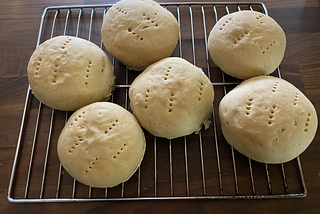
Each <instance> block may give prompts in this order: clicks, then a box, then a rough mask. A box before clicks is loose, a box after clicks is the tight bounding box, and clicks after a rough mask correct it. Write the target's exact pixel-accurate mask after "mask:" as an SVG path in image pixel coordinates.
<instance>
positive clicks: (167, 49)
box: [101, 0, 179, 71]
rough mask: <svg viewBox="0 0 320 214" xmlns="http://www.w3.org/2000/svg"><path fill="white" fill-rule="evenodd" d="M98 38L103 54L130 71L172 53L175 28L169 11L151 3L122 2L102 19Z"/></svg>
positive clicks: (175, 39)
mask: <svg viewBox="0 0 320 214" xmlns="http://www.w3.org/2000/svg"><path fill="white" fill-rule="evenodd" d="M101 37H102V41H103V44H104V46H105V47H106V49H107V51H108V52H109V53H110V54H111V55H112V56H113V57H115V58H116V59H118V60H119V61H120V62H122V63H123V64H124V65H126V66H127V67H128V68H129V69H131V70H138V71H142V70H144V69H145V68H146V67H147V66H148V65H150V64H152V63H154V62H156V61H158V60H160V59H162V58H165V57H168V56H170V55H171V54H172V52H173V50H174V49H175V47H176V44H177V42H178V38H179V25H178V22H177V20H176V18H175V17H174V16H173V15H172V13H171V12H169V11H168V10H165V9H164V8H163V7H161V6H160V5H159V4H158V3H157V2H155V1H151V0H122V1H119V2H117V3H116V4H114V6H112V7H111V8H110V9H109V10H108V12H107V13H106V15H105V17H104V21H103V24H102V28H101Z"/></svg>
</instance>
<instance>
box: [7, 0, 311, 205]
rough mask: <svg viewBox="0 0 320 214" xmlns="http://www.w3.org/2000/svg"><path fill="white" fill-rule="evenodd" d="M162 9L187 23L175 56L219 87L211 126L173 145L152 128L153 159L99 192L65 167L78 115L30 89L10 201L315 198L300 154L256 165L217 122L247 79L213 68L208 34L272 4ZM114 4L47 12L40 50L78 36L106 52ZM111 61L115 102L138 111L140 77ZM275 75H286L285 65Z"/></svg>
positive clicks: (182, 26)
mask: <svg viewBox="0 0 320 214" xmlns="http://www.w3.org/2000/svg"><path fill="white" fill-rule="evenodd" d="M161 5H162V6H163V7H164V8H165V9H167V10H169V11H170V12H172V13H173V15H174V16H175V17H176V18H177V20H178V23H179V26H180V36H179V41H178V44H177V47H176V49H175V50H174V52H173V54H172V55H173V56H179V57H183V58H184V59H186V60H188V61H189V62H191V63H193V64H194V65H196V66H198V67H200V68H202V69H203V71H204V73H205V74H206V75H207V76H208V77H209V78H210V80H211V82H212V84H213V86H214V90H215V101H214V103H213V106H212V110H213V113H212V118H211V119H212V125H211V126H210V128H209V129H207V130H205V131H204V130H201V131H200V133H199V134H192V135H189V136H185V137H181V138H178V139H173V140H166V139H163V138H157V137H154V136H152V135H150V134H149V133H148V132H146V131H145V134H146V141H147V149H146V154H145V157H144V160H143V162H142V164H141V166H140V167H139V169H138V170H137V172H136V173H135V174H134V175H133V176H132V177H131V179H130V180H128V181H127V182H125V183H122V184H120V185H118V186H116V187H113V188H107V189H99V188H92V187H88V186H85V185H83V184H81V183H79V182H77V181H76V180H74V179H73V178H72V177H71V176H70V175H69V174H68V173H67V172H66V171H65V170H64V169H63V167H62V165H61V164H60V163H59V159H58V156H57V152H56V144H57V140H58V137H59V134H60V131H61V130H62V128H63V126H64V124H65V122H66V121H67V119H68V117H69V116H70V115H71V114H72V112H62V111H57V110H54V109H51V108H49V107H47V106H45V105H43V104H42V103H40V102H39V101H38V100H37V99H36V98H35V97H34V96H33V95H32V92H31V89H30V87H29V88H28V90H27V94H26V101H25V107H24V112H23V117H22V123H21V128H20V133H19V137H18V143H17V148H16V154H15V157H14V163H13V167H12V173H11V179H10V183H9V188H8V200H9V201H10V202H15V203H31V202H77V201H78V202H80V201H81V202H83V201H114V200H160V199H260V198H299V197H304V196H306V195H307V189H306V186H305V182H304V177H303V173H302V167H301V163H300V159H299V157H297V158H296V159H295V160H293V161H290V162H288V163H285V164H272V165H268V164H262V163H258V162H255V161H252V160H250V159H248V158H246V157H244V156H243V155H241V154H239V153H238V152H237V151H236V150H234V149H233V148H232V147H230V146H229V145H228V144H227V143H226V141H225V139H224V138H223V135H222V132H221V129H220V122H219V118H218V117H217V116H218V111H217V109H218V105H219V102H220V100H221V99H222V97H223V96H224V95H225V94H226V93H227V92H228V91H229V90H231V89H232V88H233V87H235V86H236V85H237V84H239V82H240V81H239V80H237V79H234V78H232V77H230V76H228V75H225V74H224V73H223V72H221V70H220V69H219V68H218V67H216V66H215V65H214V64H213V62H212V61H211V59H210V57H209V55H208V49H207V37H208V34H209V33H210V30H211V29H212V27H213V26H214V24H215V23H216V22H217V20H219V18H221V17H222V16H224V15H226V14H228V13H232V12H235V11H239V10H255V11H260V12H262V13H265V14H267V9H266V7H265V5H264V4H263V3H253V2H250V3H238V2H237V3H207V2H206V3H200V2H199V3H189V2H188V3H165V4H161ZM111 6H112V5H111V4H107V5H85V6H84V5H79V6H78V5H77V6H59V7H48V8H46V9H45V10H44V12H43V15H42V19H41V23H40V29H39V35H38V40H37V46H38V45H39V44H40V43H42V42H43V41H45V40H47V39H49V38H51V37H54V36H58V35H71V36H76V37H81V38H84V39H87V40H89V41H91V42H93V43H95V44H97V45H98V46H100V47H101V48H102V49H103V50H105V49H104V47H103V44H102V41H101V37H100V28H101V25H102V21H103V17H104V15H105V13H106V12H107V11H108V10H109V8H110V7H111ZM106 52H107V51H106ZM107 54H108V53H107ZM108 56H109V57H110V58H111V59H112V62H113V64H114V66H115V75H116V76H117V82H116V88H115V91H114V92H113V95H112V98H111V102H115V103H117V104H119V105H121V106H123V107H124V108H126V109H128V110H129V111H131V109H130V107H129V106H130V105H129V102H130V101H129V99H128V89H129V87H130V83H131V82H132V81H133V79H134V78H135V77H136V76H137V75H138V74H139V73H138V72H134V71H128V69H127V68H126V67H125V66H124V65H122V64H121V63H120V62H118V61H117V60H116V59H114V58H112V56H110V55H109V54H108ZM271 75H273V76H277V77H281V75H280V70H279V68H278V69H277V70H276V71H275V72H274V73H273V74H271Z"/></svg>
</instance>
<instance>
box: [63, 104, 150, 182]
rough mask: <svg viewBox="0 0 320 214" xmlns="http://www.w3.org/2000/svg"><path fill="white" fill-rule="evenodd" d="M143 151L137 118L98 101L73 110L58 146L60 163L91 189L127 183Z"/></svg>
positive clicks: (142, 138) (115, 106) (144, 143)
mask: <svg viewBox="0 0 320 214" xmlns="http://www.w3.org/2000/svg"><path fill="white" fill-rule="evenodd" d="M145 149H146V142H145V137H144V134H143V131H142V129H141V127H140V125H139V123H138V121H137V120H136V118H135V117H134V116H133V115H132V114H131V113H130V112H129V111H127V110H125V109H124V108H122V107H121V106H119V105H117V104H114V103H110V102H97V103H93V104H90V105H88V106H85V107H83V108H81V109H79V110H78V111H76V112H75V113H74V114H72V116H71V117H70V118H69V120H68V122H67V123H66V125H65V127H64V128H63V130H62V132H61V134H60V137H59V140H58V145H57V150H58V156H59V160H60V162H61V163H62V165H63V167H64V168H65V169H66V170H67V172H68V173H69V174H70V175H71V176H72V177H73V178H75V179H76V180H77V181H79V182H81V183H83V184H86V185H88V186H92V187H100V188H106V187H113V186H116V185H118V184H120V183H122V182H124V181H126V180H128V179H129V178H130V177H131V176H132V175H133V174H134V173H135V171H136V170H137V168H138V167H139V165H140V163H141V161H142V159H143V156H144V153H145Z"/></svg>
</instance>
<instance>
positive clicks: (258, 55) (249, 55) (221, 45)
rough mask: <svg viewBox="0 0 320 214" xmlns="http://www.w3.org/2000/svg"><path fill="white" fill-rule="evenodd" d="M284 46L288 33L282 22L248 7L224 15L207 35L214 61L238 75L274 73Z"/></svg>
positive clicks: (245, 77) (281, 57) (228, 71)
mask: <svg viewBox="0 0 320 214" xmlns="http://www.w3.org/2000/svg"><path fill="white" fill-rule="evenodd" d="M285 48H286V36H285V33H284V31H283V30H282V28H281V27H280V26H279V24H278V23H276V21H275V20H273V19H272V18H271V17H270V16H267V15H265V14H263V13H260V12H256V11H249V10H243V11H239V12H235V13H231V14H229V15H226V16H223V17H222V18H221V19H220V20H219V21H218V22H217V23H216V24H215V26H214V27H213V28H212V30H211V32H210V35H209V38H208V49H209V53H210V56H211V58H212V61H213V62H214V63H215V64H216V65H217V66H218V67H220V69H221V70H222V71H224V72H225V73H226V74H228V75H230V76H233V77H236V78H239V79H248V78H250V77H254V76H259V75H266V74H270V73H272V72H273V71H274V70H275V69H276V68H277V67H278V66H279V65H280V62H281V61H282V59H283V56H284V52H285Z"/></svg>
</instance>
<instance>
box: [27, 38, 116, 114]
mask: <svg viewBox="0 0 320 214" xmlns="http://www.w3.org/2000/svg"><path fill="white" fill-rule="evenodd" d="M27 72H28V80H29V84H30V87H31V89H32V93H33V94H34V95H35V97H36V98H37V99H38V100H39V101H41V102H42V103H44V104H46V105H48V106H49V107H51V108H55V109H59V110H64V111H74V110H77V109H79V108H81V107H83V106H85V105H88V104H90V103H93V102H96V101H100V100H102V99H104V100H108V99H109V97H110V95H111V92H112V90H113V89H114V84H115V76H114V70H113V65H112V63H111V61H110V59H109V57H108V56H107V55H106V54H105V52H104V51H103V50H101V48H99V47H98V46H97V45H95V44H94V43H92V42H89V41H87V40H84V39H80V38H76V37H72V36H58V37H54V38H52V39H49V40H47V41H45V42H43V43H42V44H41V45H39V46H38V47H37V49H36V50H35V51H34V53H33V54H32V56H31V58H30V60H29V64H28V69H27Z"/></svg>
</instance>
